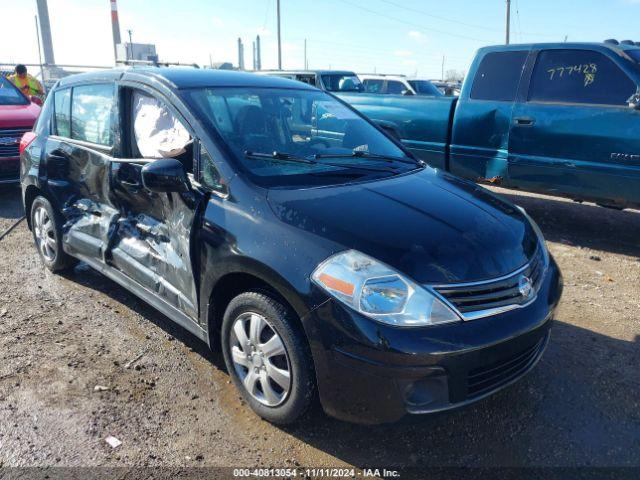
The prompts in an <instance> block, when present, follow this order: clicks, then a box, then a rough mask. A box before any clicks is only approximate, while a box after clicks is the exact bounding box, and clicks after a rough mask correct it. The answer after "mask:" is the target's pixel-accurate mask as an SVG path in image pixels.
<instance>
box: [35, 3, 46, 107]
mask: <svg viewBox="0 0 640 480" xmlns="http://www.w3.org/2000/svg"><path fill="white" fill-rule="evenodd" d="M35 19H36V38H37V39H38V62H40V78H41V79H42V88H43V89H44V93H45V95H46V94H47V87H46V85H45V83H44V67H43V66H42V49H41V48H40V25H39V24H38V15H35Z"/></svg>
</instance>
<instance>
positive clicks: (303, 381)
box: [221, 292, 316, 425]
mask: <svg viewBox="0 0 640 480" xmlns="http://www.w3.org/2000/svg"><path fill="white" fill-rule="evenodd" d="M249 313H256V314H258V315H261V316H262V317H264V318H263V319H264V320H266V323H267V325H268V327H269V328H270V329H271V331H272V332H275V333H276V334H277V335H278V336H279V337H280V340H281V341H282V343H283V344H284V348H285V350H286V354H287V357H288V358H287V359H288V362H287V363H288V367H289V372H290V384H289V385H290V386H289V391H288V393H287V394H286V396H285V397H284V399H283V400H282V403H280V404H279V405H277V406H268V405H265V404H263V403H261V402H260V401H259V400H257V399H256V398H255V397H254V396H253V395H252V394H251V393H249V391H248V390H247V388H245V386H244V383H243V381H242V379H241V378H240V376H239V374H238V371H237V370H236V364H234V362H233V359H232V352H231V342H232V341H233V339H234V338H235V335H236V334H235V333H232V330H233V327H234V324H235V323H236V321H237V320H238V319H240V318H242V317H243V315H247V314H249ZM294 315H295V314H294V313H293V312H291V311H290V310H289V309H288V308H286V307H285V306H283V305H282V303H280V302H279V301H278V300H276V299H275V298H273V297H271V296H270V295H268V294H266V293H261V292H246V293H242V294H240V295H238V296H237V297H235V298H234V299H233V300H231V302H230V303H229V305H228V306H227V309H226V311H225V313H224V318H223V322H222V335H221V342H222V352H223V355H224V361H225V364H226V366H227V370H228V371H229V375H230V376H231V378H232V380H233V383H234V384H235V386H236V388H238V390H239V391H240V393H241V394H242V396H243V398H244V399H245V400H246V402H247V403H248V404H249V406H250V407H251V408H252V409H253V411H254V412H255V413H256V414H258V415H259V416H260V417H262V418H264V419H265V420H267V421H269V422H272V423H274V424H278V425H286V424H290V423H293V422H295V421H296V420H298V419H300V418H301V417H302V416H303V415H304V414H305V413H306V412H307V410H308V409H309V407H310V405H311V404H312V402H313V400H314V398H315V395H316V384H315V372H314V368H313V361H312V358H311V352H310V350H309V346H308V343H307V341H306V338H305V336H304V333H303V332H302V331H301V328H300V327H299V324H298V323H297V322H296V318H295V316H294ZM240 368H242V367H240ZM250 368H253V367H250ZM260 385H261V384H260Z"/></svg>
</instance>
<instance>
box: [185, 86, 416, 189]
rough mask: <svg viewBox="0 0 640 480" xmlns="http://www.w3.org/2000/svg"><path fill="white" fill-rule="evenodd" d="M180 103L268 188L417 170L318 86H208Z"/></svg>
mask: <svg viewBox="0 0 640 480" xmlns="http://www.w3.org/2000/svg"><path fill="white" fill-rule="evenodd" d="M185 100H186V101H187V103H188V104H190V106H191V107H192V108H193V110H194V111H195V113H196V114H197V115H198V116H199V117H201V118H202V119H203V120H205V123H207V124H208V126H210V129H211V130H212V131H213V132H215V133H216V134H217V135H218V136H219V137H220V139H221V140H222V142H223V143H224V144H226V145H227V147H228V148H229V149H230V150H231V151H232V153H233V158H234V159H235V160H236V161H237V163H238V164H239V166H240V168H241V169H242V170H244V171H245V172H248V173H249V175H250V176H251V177H252V178H253V179H254V180H255V181H256V182H258V183H259V184H261V185H264V186H267V187H271V186H285V185H302V184H304V185H309V184H319V183H320V184H323V183H336V181H339V180H340V179H343V178H345V177H346V176H348V177H349V178H357V177H358V176H364V175H367V176H376V175H383V176H384V175H387V176H388V175H390V174H394V173H399V172H402V171H407V170H409V169H415V168H416V165H415V162H413V161H412V160H411V159H409V158H407V157H406V156H405V154H404V152H403V151H402V150H401V149H400V148H399V147H398V146H396V145H395V144H394V143H393V142H392V141H390V140H389V139H388V138H387V137H386V136H384V135H383V134H381V133H380V132H379V131H378V130H377V129H376V128H375V127H374V126H372V125H371V124H370V123H369V122H367V121H366V120H364V119H363V118H362V117H361V116H360V115H358V114H357V113H356V112H355V111H353V110H352V109H350V108H349V107H347V106H345V105H344V104H342V103H341V102H339V101H337V100H336V99H334V98H333V97H331V96H330V95H327V94H326V93H324V92H321V91H316V90H296V89H274V88H252V89H250V90H248V89H246V88H205V89H191V90H186V91H185ZM378 156H383V157H384V158H378ZM398 159H401V160H398ZM396 162H397V163H396ZM203 165H206V159H203ZM203 177H205V178H206V177H207V173H206V171H204V172H203ZM205 181H206V180H205ZM212 181H213V179H212Z"/></svg>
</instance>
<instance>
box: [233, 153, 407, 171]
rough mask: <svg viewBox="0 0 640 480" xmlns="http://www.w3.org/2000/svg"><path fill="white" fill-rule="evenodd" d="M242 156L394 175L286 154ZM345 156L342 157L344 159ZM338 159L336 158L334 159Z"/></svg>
mask: <svg viewBox="0 0 640 480" xmlns="http://www.w3.org/2000/svg"><path fill="white" fill-rule="evenodd" d="M244 156H245V157H247V158H261V159H265V160H282V161H284V162H294V163H305V164H307V165H328V166H330V167H338V168H348V169H351V170H367V171H370V172H392V173H396V171H395V170H394V169H393V168H386V167H385V168H377V167H371V166H363V165H353V164H351V165H349V164H347V163H333V162H319V161H317V160H313V159H311V158H302V157H297V156H296V155H293V154H292V153H286V152H277V151H276V152H272V153H262V152H252V151H251V150H245V152H244ZM344 156H345V155H342V157H344ZM336 158H338V157H336Z"/></svg>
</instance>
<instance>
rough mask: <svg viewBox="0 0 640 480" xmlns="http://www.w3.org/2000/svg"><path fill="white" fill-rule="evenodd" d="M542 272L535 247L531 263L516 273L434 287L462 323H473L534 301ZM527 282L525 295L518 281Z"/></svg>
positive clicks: (542, 261) (542, 258)
mask: <svg viewBox="0 0 640 480" xmlns="http://www.w3.org/2000/svg"><path fill="white" fill-rule="evenodd" d="M544 269H545V256H544V254H543V251H542V249H541V248H538V250H537V251H536V254H535V255H534V257H533V260H532V261H531V262H529V264H527V265H526V266H525V267H523V268H521V269H519V270H518V271H516V272H514V273H512V274H510V275H508V276H506V277H501V278H498V279H495V280H488V281H483V282H474V283H465V284H452V285H442V286H436V287H435V290H436V291H437V292H438V293H439V294H440V295H442V296H443V297H444V298H445V299H447V300H448V301H449V303H450V304H451V305H453V306H454V307H455V308H456V309H457V310H458V312H460V314H461V315H462V317H463V318H464V319H465V320H473V319H475V318H481V317H483V316H488V315H492V314H495V313H496V312H497V311H500V310H510V309H511V308H517V307H518V306H521V305H525V304H527V303H529V302H530V301H531V300H533V299H534V298H535V295H536V294H537V292H538V290H539V288H540V284H541V283H542V277H543V273H544ZM524 278H527V279H529V280H530V286H531V289H530V291H529V293H528V294H527V295H525V294H523V292H525V291H526V289H523V288H521V287H522V285H521V282H522V281H524V280H523V279H524Z"/></svg>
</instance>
